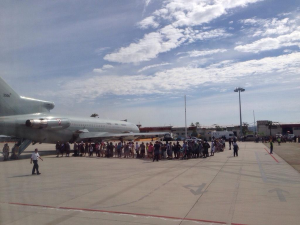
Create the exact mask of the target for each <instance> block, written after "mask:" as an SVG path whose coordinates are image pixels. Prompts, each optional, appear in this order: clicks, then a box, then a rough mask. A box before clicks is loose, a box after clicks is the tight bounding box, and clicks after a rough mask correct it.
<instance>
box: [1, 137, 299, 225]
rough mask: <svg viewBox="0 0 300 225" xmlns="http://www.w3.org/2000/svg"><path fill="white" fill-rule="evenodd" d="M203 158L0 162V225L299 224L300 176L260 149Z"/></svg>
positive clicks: (244, 145) (245, 147) (246, 147)
mask: <svg viewBox="0 0 300 225" xmlns="http://www.w3.org/2000/svg"><path fill="white" fill-rule="evenodd" d="M238 144H239V146H240V150H239V156H238V157H233V151H229V150H228V149H226V150H225V152H221V153H216V154H215V156H213V157H209V158H207V159H202V158H199V159H190V160H164V161H159V162H152V161H150V160H142V159H124V158H122V159H118V158H109V159H107V158H96V157H93V158H89V157H76V158H74V157H69V158H66V157H63V158H56V157H55V156H54V155H52V156H45V157H43V158H44V161H39V165H40V172H41V173H42V174H41V175H39V176H38V175H31V168H32V165H31V164H29V160H18V161H7V162H1V163H0V171H1V172H0V224H1V225H2V224H3V225H17V224H22V225H24V224H30V225H32V224H39V225H40V224H46V225H50V224H72V225H77V224H78V225H79V224H80V225H81V224H107V225H116V224H122V225H123V224H124V225H125V224H126V225H127V224H135V225H136V224H151V225H153V224H166V225H190V224H201V225H208V224H233V225H234V224H235V225H237V224H260V225H269V224H270V225H277V224H278V225H282V224H289V225H293V224H295V225H296V224H299V221H300V213H299V212H300V174H299V173H298V172H297V171H296V170H295V169H294V168H293V167H291V166H290V165H289V164H287V163H286V162H285V161H284V160H283V159H281V158H280V157H279V156H278V155H277V154H273V155H270V154H269V153H268V149H267V147H266V146H265V145H263V144H261V143H253V142H240V143H238Z"/></svg>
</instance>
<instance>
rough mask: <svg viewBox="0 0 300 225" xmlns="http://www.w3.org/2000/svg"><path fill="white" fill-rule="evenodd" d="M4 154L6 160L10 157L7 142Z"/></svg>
mask: <svg viewBox="0 0 300 225" xmlns="http://www.w3.org/2000/svg"><path fill="white" fill-rule="evenodd" d="M3 156H4V161H6V160H8V158H9V146H8V144H7V143H6V144H5V145H4V147H3Z"/></svg>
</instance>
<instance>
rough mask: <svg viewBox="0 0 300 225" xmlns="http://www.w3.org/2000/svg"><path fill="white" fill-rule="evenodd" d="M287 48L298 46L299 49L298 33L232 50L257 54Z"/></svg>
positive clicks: (240, 46) (263, 39)
mask: <svg viewBox="0 0 300 225" xmlns="http://www.w3.org/2000/svg"><path fill="white" fill-rule="evenodd" d="M288 46H298V47H299V48H300V31H294V32H293V33H291V34H286V35H281V36H278V37H276V38H269V37H268V38H262V39H260V40H258V41H255V42H253V43H251V44H246V45H239V46H236V47H235V48H234V49H235V50H237V51H241V52H253V53H259V52H262V51H268V50H274V49H279V48H282V47H288Z"/></svg>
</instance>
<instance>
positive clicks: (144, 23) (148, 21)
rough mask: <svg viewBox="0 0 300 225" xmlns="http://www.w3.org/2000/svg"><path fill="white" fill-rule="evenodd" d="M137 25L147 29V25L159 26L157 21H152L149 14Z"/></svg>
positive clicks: (152, 18)
mask: <svg viewBox="0 0 300 225" xmlns="http://www.w3.org/2000/svg"><path fill="white" fill-rule="evenodd" d="M138 26H139V27H140V28H142V29H147V28H149V27H152V28H157V27H158V26H159V23H157V22H155V21H154V17H153V16H149V17H147V18H145V19H144V20H142V21H141V22H139V23H138Z"/></svg>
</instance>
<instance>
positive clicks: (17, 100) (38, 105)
mask: <svg viewBox="0 0 300 225" xmlns="http://www.w3.org/2000/svg"><path fill="white" fill-rule="evenodd" d="M53 108H54V103H53V102H47V101H41V100H37V99H32V98H26V97H23V96H20V95H18V93H16V92H15V91H14V90H13V89H12V88H11V87H10V86H9V85H8V84H7V83H6V82H5V81H4V80H3V79H2V78H1V77H0V116H12V115H20V114H30V113H39V112H49V111H50V110H51V109H53Z"/></svg>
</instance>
